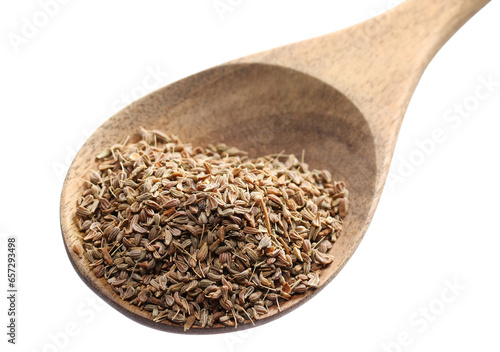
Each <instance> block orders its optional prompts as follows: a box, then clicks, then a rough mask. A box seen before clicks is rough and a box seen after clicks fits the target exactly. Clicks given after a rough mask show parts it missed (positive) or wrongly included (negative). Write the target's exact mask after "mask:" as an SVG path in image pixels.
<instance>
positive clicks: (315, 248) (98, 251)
mask: <svg viewBox="0 0 500 352" xmlns="http://www.w3.org/2000/svg"><path fill="white" fill-rule="evenodd" d="M140 136H141V137H142V140H140V141H138V142H134V143H127V142H128V141H125V142H123V141H119V143H117V144H115V145H113V146H110V147H109V148H107V149H106V150H105V152H104V153H102V154H101V155H100V156H99V157H100V158H99V159H98V167H97V168H96V170H95V171H91V172H90V174H89V180H90V182H86V183H85V184H84V189H82V193H81V197H80V199H79V200H78V202H77V204H76V210H75V213H76V224H77V226H78V229H79V230H80V231H81V241H77V242H75V243H74V244H73V251H74V252H75V253H76V254H77V255H79V256H81V257H82V260H86V261H88V262H89V265H90V267H91V270H93V272H94V275H96V277H105V279H106V280H107V283H108V284H109V285H110V287H111V288H112V289H113V290H114V291H115V292H117V294H119V295H120V297H121V299H123V300H127V301H128V302H130V304H133V305H136V306H139V307H140V309H143V310H144V311H145V312H148V314H150V316H151V318H152V319H153V320H154V321H155V322H161V321H164V320H168V321H169V322H171V323H173V324H179V325H181V326H183V327H184V329H185V330H186V331H187V330H189V329H191V328H192V327H193V326H199V327H202V328H208V327H212V326H214V324H218V323H220V324H223V325H227V326H235V327H237V326H239V325H240V324H242V323H244V322H253V320H256V319H259V317H261V316H262V315H265V314H267V313H268V312H269V309H270V307H272V306H275V305H279V304H280V301H281V300H283V299H290V298H291V297H292V296H293V295H298V294H303V293H305V292H307V290H310V289H314V288H315V287H318V286H319V282H320V272H321V269H322V268H324V267H325V266H327V265H329V264H330V263H331V262H332V261H333V256H331V255H330V254H328V252H329V251H330V249H331V248H332V246H333V245H334V243H335V241H336V240H337V238H338V237H339V236H340V233H341V231H342V217H344V216H345V214H346V213H347V208H348V201H347V197H348V194H349V192H348V190H347V189H346V188H345V184H344V183H343V182H336V181H333V180H332V178H331V174H330V173H329V172H328V171H318V170H310V169H309V167H308V166H307V164H305V163H304V162H303V161H300V160H298V159H297V158H296V157H295V156H293V155H290V156H281V155H280V156H276V155H273V156H266V157H262V158H255V159H250V158H248V156H247V155H246V154H245V153H244V152H241V151H239V150H238V149H236V148H233V147H229V146H226V145H224V144H218V145H211V146H208V147H207V148H200V147H196V148H194V147H192V146H190V145H189V144H183V143H182V142H181V141H179V140H178V139H177V137H175V136H170V135H167V134H164V133H162V132H160V131H155V130H153V131H150V130H146V129H144V128H142V129H141V130H140ZM83 258H84V259H83ZM278 308H279V307H278Z"/></svg>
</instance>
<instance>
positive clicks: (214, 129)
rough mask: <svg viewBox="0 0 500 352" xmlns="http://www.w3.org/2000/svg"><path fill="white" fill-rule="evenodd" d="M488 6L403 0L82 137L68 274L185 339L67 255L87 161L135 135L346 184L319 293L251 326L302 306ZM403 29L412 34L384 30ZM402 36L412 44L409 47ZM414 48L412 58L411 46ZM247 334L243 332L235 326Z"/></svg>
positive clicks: (65, 201)
mask: <svg viewBox="0 0 500 352" xmlns="http://www.w3.org/2000/svg"><path fill="white" fill-rule="evenodd" d="M487 2H488V1H487V0H473V1H470V2H467V3H466V2H463V3H461V4H458V3H456V2H452V1H449V0H439V1H435V2H431V1H429V0H425V1H418V0H407V1H406V2H405V3H403V4H402V5H400V6H398V7H397V8H395V9H393V10H391V11H389V12H388V13H386V14H383V15H381V16H379V17H377V18H378V19H377V18H376V19H377V20H376V21H377V22H374V21H375V19H372V20H369V21H367V22H364V23H362V24H359V25H356V26H354V27H351V28H348V29H346V30H343V31H340V32H337V33H333V34H330V35H327V36H323V37H319V38H315V39H311V40H308V41H304V42H301V43H296V44H292V45H288V46H285V47H282V48H277V49H273V50H270V51H267V52H263V53H259V54H255V55H252V56H250V57H246V58H243V59H239V60H236V61H234V62H230V63H228V64H224V65H221V66H217V67H214V68H212V69H208V70H206V71H203V72H200V73H198V74H196V75H193V76H190V77H187V78H185V79H183V80H180V81H178V82H175V83H173V84H170V85H168V86H166V87H163V88H161V89H159V90H157V91H155V92H153V93H151V94H149V95H147V96H145V97H143V98H141V99H139V100H137V101H136V102H134V103H132V104H131V105H129V106H127V107H126V108H124V109H123V110H121V111H120V112H118V113H117V114H116V115H114V116H113V117H111V118H110V119H109V120H108V121H106V122H105V123H104V124H103V125H102V126H101V127H99V129H98V130H97V131H96V132H95V133H94V134H93V135H92V136H91V137H90V138H89V139H88V140H87V142H86V143H85V144H84V145H83V147H82V148H81V150H80V151H79V152H78V154H77V155H76V157H75V159H74V161H73V163H72V165H71V167H70V169H69V171H68V174H67V177H66V180H65V182H64V186H63V191H62V195H61V213H60V215H61V229H62V234H63V239H64V242H65V245H66V250H67V253H68V256H69V258H70V261H71V263H72V264H73V266H74V267H75V269H76V271H77V273H78V274H79V275H80V276H81V277H82V279H83V280H84V281H85V283H86V284H87V285H88V286H89V287H90V288H91V289H93V290H94V291H95V292H96V293H97V294H98V295H99V296H100V297H101V298H103V299H104V300H105V301H106V302H108V303H109V304H110V305H112V306H113V307H114V308H116V309H118V310H119V311H120V312H122V313H123V314H125V315H127V316H128V317H130V318H132V319H134V320H136V321H138V322H140V323H142V324H145V325H147V326H150V327H153V328H156V329H160V330H166V331H173V332H183V329H182V327H180V326H178V325H175V324H172V323H170V322H168V321H163V322H160V323H156V322H153V321H152V320H151V319H150V313H149V312H146V311H144V310H141V309H139V308H138V307H136V306H134V305H132V304H130V303H128V302H126V301H123V300H121V299H120V297H119V295H117V294H116V293H115V292H114V291H113V290H112V289H111V288H110V287H109V285H108V283H107V282H106V280H105V279H104V278H96V277H95V276H94V275H93V273H92V269H91V268H90V266H89V264H88V262H87V261H86V259H85V258H81V257H79V256H78V255H77V254H76V253H74V252H73V250H72V247H73V244H74V243H75V242H77V241H80V232H79V230H78V228H77V226H76V221H75V219H76V217H75V211H76V201H77V199H78V197H79V195H80V193H81V190H82V187H83V185H84V182H85V181H84V179H86V178H87V177H88V174H89V171H90V170H91V169H95V168H96V167H97V161H96V159H95V156H96V155H97V154H99V153H100V152H101V151H102V150H104V149H106V148H107V147H108V146H109V145H112V144H115V143H119V142H121V141H123V140H124V139H125V138H126V137H127V136H130V137H131V140H134V139H136V138H137V137H138V134H137V133H138V131H139V127H140V126H144V127H146V128H147V129H158V130H161V131H166V132H172V133H175V134H176V135H178V136H179V138H180V139H181V140H183V141H186V142H191V143H192V144H193V145H194V146H206V145H207V144H209V143H221V142H222V143H226V144H227V145H230V146H235V147H238V148H240V149H242V150H245V151H248V152H249V154H250V156H251V157H257V156H259V155H267V154H273V153H280V152H283V151H284V152H285V153H293V154H295V155H297V156H299V155H302V154H304V156H305V161H306V162H307V163H308V164H309V165H310V166H311V167H312V168H316V169H327V170H329V171H330V172H331V173H332V175H333V178H334V179H337V180H344V181H345V182H346V184H347V188H348V189H349V192H350V196H349V199H350V209H349V213H348V215H347V217H346V218H345V220H344V230H343V232H342V234H341V236H340V237H339V239H338V240H337V241H336V242H335V244H334V246H333V248H332V249H331V251H330V254H333V255H334V256H335V260H334V262H333V263H332V264H330V265H329V266H328V267H326V268H325V269H323V270H322V272H321V275H320V277H321V282H320V285H319V288H318V289H316V290H313V291H308V292H306V293H305V294H303V295H297V296H293V297H292V298H291V299H290V300H289V301H286V302H284V303H283V304H280V310H278V308H277V307H273V308H272V309H271V310H270V311H269V313H267V314H266V315H265V316H263V318H262V319H260V320H258V321H257V322H256V323H255V324H256V325H258V324H262V323H264V322H268V321H270V320H272V319H275V318H277V317H279V316H281V315H282V314H284V313H286V312H289V311H290V310H291V309H292V308H296V307H298V306H299V305H301V304H303V303H304V302H306V301H307V300H308V299H309V298H311V297H312V296H313V295H314V294H316V293H317V292H318V291H319V290H320V289H321V288H323V287H324V286H325V285H326V284H327V283H328V282H330V281H331V280H332V279H333V278H334V277H335V276H336V274H337V273H338V272H339V271H340V270H341V269H342V267H343V266H344V265H345V263H346V262H347V261H348V260H349V258H350V257H351V256H352V255H353V253H354V251H355V250H356V248H357V246H358V245H359V243H360V241H361V239H362V238H363V235H364V234H365V232H366V229H367V227H368V225H369V223H370V221H371V218H372V217H373V214H374V211H375V209H376V206H377V204H378V200H379V198H380V194H381V191H382V188H383V184H384V182H385V178H386V175H387V172H388V168H389V165H390V160H391V156H392V152H393V150H394V146H395V142H396V138H397V133H398V131H399V127H400V124H401V121H402V117H403V115H404V112H405V110H406V106H407V104H408V102H409V99H410V97H411V95H412V93H413V90H414V88H415V86H416V84H417V82H418V79H419V78H420V76H421V74H422V73H423V70H424V69H425V67H426V65H427V63H428V62H429V61H430V59H431V58H432V57H433V55H434V54H435V52H437V50H438V49H439V48H440V47H441V46H442V45H443V44H444V42H446V40H447V39H448V38H449V37H450V36H451V35H452V34H453V33H454V32H455V31H456V30H457V29H458V28H459V27H460V26H461V25H462V24H463V23H465V22H466V21H467V19H468V18H470V17H471V16H472V15H473V14H474V13H475V12H477V11H478V10H479V9H480V8H481V7H482V6H484V5H485V4H486V3H487ZM443 10H444V12H443ZM408 21H409V22H410V23H411V26H410V24H406V27H405V30H404V31H402V32H399V33H396V32H394V28H396V27H398V26H402V24H404V23H406V22H408ZM373 23H379V25H380V26H381V28H379V29H378V30H376V31H375V32H374V31H372V32H370V33H372V36H368V39H367V34H366V33H367V28H370V26H373ZM431 23H432V25H433V27H432V28H429V26H430V24H431ZM353 38H354V39H355V40H354V41H353ZM361 38H362V39H361ZM402 38H403V39H404V38H406V39H408V38H412V39H411V42H412V44H413V45H409V44H407V43H406V42H404V41H403V39H402ZM424 39H426V40H424ZM408 40H409V39H408ZM398 41H400V42H399V43H398ZM346 43H349V45H347V44H346ZM415 43H417V44H419V45H420V46H419V48H420V51H418V50H415V49H414V47H415ZM397 44H399V45H397ZM400 48H402V50H403V51H400V52H399V51H398V50H399V49H400ZM341 49H342V50H341ZM394 51H396V52H399V53H400V55H399V57H398V58H397V59H395V58H394V57H391V55H390V54H391V53H392V52H394ZM383 58H390V59H388V60H386V61H383ZM405 59H406V60H405ZM382 69H385V71H383V72H381V71H380V70H382ZM252 326H253V325H251V324H243V325H242V326H239V329H240V328H248V327H252ZM225 331H234V328H233V327H226V326H223V325H215V326H214V327H213V328H210V329H199V328H196V327H194V326H193V328H191V329H190V330H188V331H187V332H188V333H214V332H225Z"/></svg>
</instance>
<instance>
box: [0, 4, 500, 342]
mask: <svg viewBox="0 0 500 352" xmlns="http://www.w3.org/2000/svg"><path fill="white" fill-rule="evenodd" d="M450 1H451V0H450ZM46 2H50V1H48V0H42V1H41V2H39V1H35V0H29V1H28V0H23V1H2V3H1V5H0V23H1V25H0V31H1V40H0V54H1V55H0V60H1V65H0V82H1V83H0V90H1V91H0V94H1V97H2V98H1V104H0V118H1V123H0V128H1V132H2V133H1V138H0V146H1V149H0V151H1V159H0V160H1V172H0V182H1V183H0V184H1V189H2V191H1V196H0V197H1V202H0V214H1V217H0V221H1V223H0V233H2V234H3V235H4V236H3V237H0V239H1V241H2V242H1V246H0V247H1V248H0V250H1V252H2V253H1V256H0V258H1V260H2V261H1V263H0V281H1V282H2V283H1V284H0V287H2V290H4V287H5V286H6V277H5V276H6V269H5V266H6V265H5V263H6V260H5V253H6V249H5V238H6V237H5V235H15V236H18V240H19V253H18V254H19V256H18V259H19V266H18V270H19V272H18V274H19V281H18V287H19V302H18V303H19V306H18V313H19V326H18V329H19V331H18V332H19V335H18V345H17V346H15V347H14V348H12V350H16V351H37V352H38V351H44V352H49V351H51V352H52V351H63V350H64V351H84V350H104V348H112V349H113V350H121V351H137V350H154V351H166V350H178V349H179V348H183V350H184V349H186V350H193V351H194V350H201V351H212V350H213V351H255V350H256V349H263V348H265V349H266V350H279V351H299V350H304V349H312V348H314V347H315V348H321V349H322V350H324V349H325V348H326V349H327V350H329V351H374V352H375V351H377V352H379V351H384V350H388V351H400V350H401V351H402V350H404V351H472V350H481V351H499V350H500V341H499V339H498V331H499V328H500V321H499V319H500V318H499V317H500V300H499V297H500V283H499V273H498V268H499V267H500V256H499V254H498V252H499V247H500V238H499V234H500V230H499V221H498V220H499V218H500V205H499V199H500V185H499V180H500V167H499V163H500V161H499V158H498V150H499V149H500V138H498V136H499V134H500V86H499V85H500V46H499V42H498V35H499V33H500V21H498V18H499V16H500V3H499V2H498V1H494V2H493V3H490V4H489V5H487V7H486V8H485V9H484V10H483V11H481V12H480V13H479V14H478V15H477V16H476V17H474V18H473V19H472V20H471V21H470V22H469V23H467V24H466V25H465V26H464V27H463V28H462V29H461V30H460V31H459V32H458V33H457V34H456V35H455V36H454V37H453V38H452V39H451V40H450V41H449V42H448V43H447V44H446V45H445V47H444V48H443V49H442V50H441V51H440V52H439V53H438V55H437V56H436V58H435V59H434V60H433V62H432V63H431V64H430V66H429V67H428V69H427V71H426V72H425V74H424V76H423V77H422V80H421V82H420V84H419V86H418V87H417V90H416V92H415V95H414V97H413V99H412V101H411V104H410V106H409V108H408V112H407V115H406V117H405V120H404V123H403V127H402V130H401V133H400V136H399V142H398V145H397V148H396V151H395V154H394V160H393V164H392V169H391V176H392V177H396V178H393V180H397V181H399V182H391V183H390V184H389V183H388V184H387V186H386V189H385V191H384V193H383V196H382V199H381V201H380V205H379V207H378V210H377V212H376V214H375V217H374V219H373V222H372V224H371V226H370V228H369V230H368V232H367V234H366V237H365V239H364V240H363V242H362V243H361V246H360V247H359V249H358V250H357V252H356V254H355V255H354V256H353V258H352V259H351V260H350V262H349V263H348V264H347V266H346V267H345V269H344V270H343V271H342V272H341V273H340V274H339V276H338V277H337V278H336V279H335V280H334V281H333V282H332V283H331V284H330V285H328V287H326V288H325V289H324V290H323V291H322V292H321V293H319V294H318V295H317V296H316V297H315V298H314V299H313V300H311V301H310V302H308V303H307V304H306V305H304V306H303V307H301V308H300V309H298V310H296V311H294V312H292V313H290V314H289V315H286V316H284V317H283V318H281V319H278V320H277V321H274V322H271V323H269V324H266V325H264V326H261V327H258V328H255V329H251V330H247V331H244V332H240V333H231V334H225V335H212V336H183V335H176V334H169V333H164V332H159V331H156V330H152V329H149V328H146V327H144V326H142V325H139V324H137V323H135V322H133V321H131V320H129V319H127V318H125V317H124V316H122V315H121V314H120V313H118V312H116V311H115V310H113V309H112V308H111V307H109V306H108V305H106V304H105V303H103V302H101V301H100V300H97V299H96V296H95V294H94V293H93V292H91V291H90V289H89V288H87V286H86V285H85V284H84V283H83V282H82V281H81V280H80V279H79V277H78V276H77V274H76V273H75V272H74V270H73V268H72V267H71V265H70V262H69V260H68V258H67V256H66V253H65V250H64V247H63V242H62V239H61V234H60V229H59V218H58V217H59V209H58V207H59V196H60V191H61V187H62V182H63V178H64V175H65V171H66V170H67V167H68V165H69V163H70V162H71V160H72V158H73V156H74V154H75V152H76V150H78V148H79V146H80V145H81V143H82V142H83V141H84V140H85V139H86V138H87V136H88V134H90V133H91V132H92V131H93V130H95V129H96V128H97V127H98V126H99V125H100V123H102V121H104V120H105V119H106V118H108V117H109V116H111V115H112V114H113V113H114V112H116V111H117V109H119V108H120V107H122V106H124V105H126V104H127V103H128V102H129V100H130V99H131V97H132V96H133V97H134V98H138V97H139V96H140V95H142V94H145V93H146V92H149V91H152V90H154V89H156V88H159V87H160V86H163V85H165V84H168V83H169V82H172V81H175V80H177V79H180V78H182V77H185V76H187V75H190V74H193V73H196V72H198V71H200V70H203V69H205V68H209V67H211V66H214V65H216V64H219V63H223V62H226V61H229V60H231V59H235V58H238V57H241V56H244V55H247V54H251V53H253V52H257V51H261V50H265V49H269V48H272V47H275V46H279V45H283V44H286V43H291V42H295V41H298V40H302V39H307V38H310V37H314V36H317V35H321V34H326V33H329V32H332V31H335V30H337V29H341V28H343V27H346V26H349V25H352V24H355V23H357V22H360V21H362V20H364V19H367V18H369V17H371V16H373V15H374V14H376V13H379V12H381V11H384V10H386V9H388V8H389V7H390V6H391V3H393V2H394V1H390V0H351V1H327V0H310V1H307V2H306V1H296V0H293V1H291V0H274V1H264V0H254V1H250V0H248V1H247V0H232V1H229V0H223V1H222V2H223V3H232V4H234V5H231V6H232V11H230V12H227V13H225V14H224V15H223V16H222V17H220V16H219V15H218V13H217V11H216V10H215V9H214V7H213V0H197V1H165V0H145V1H130V0H125V1H124V0H120V1H118V0H113V1H95V0H94V1H92V0H91V1H76V0H73V1H67V3H66V4H61V5H59V6H58V8H54V7H51V8H50V9H49V10H47V9H46V10H43V7H42V5H41V4H42V3H46ZM44 11H45V12H46V13H48V12H50V16H49V15H45V19H47V21H46V23H45V22H44V15H43V14H40V13H41V12H44ZM25 20H26V21H28V22H30V23H33V22H34V21H35V22H36V23H37V26H38V27H35V28H31V32H30V31H29V29H28V26H29V24H26V23H27V22H25ZM23 30H24V34H23ZM16 36H17V37H16ZM13 38H15V39H16V40H17V42H16V41H14V39H13ZM19 38H21V39H19ZM16 43H17V44H16ZM154 71H159V73H156V76H154V75H152V74H151V72H154ZM167 73H168V74H167ZM488 79H490V80H492V81H493V82H496V86H494V87H493V88H492V92H491V94H490V95H489V97H487V98H483V99H478V98H477V97H476V96H475V94H476V89H479V91H480V92H482V93H485V92H487V90H485V89H487V87H484V85H483V87H482V88H478V87H480V86H481V84H482V83H481V80H488ZM145 80H146V81H147V82H148V83H149V84H146V86H147V87H144V86H143V82H144V81H145ZM474 103H477V104H476V105H474ZM464 104H465V106H466V107H467V106H468V109H469V111H466V112H467V113H468V118H467V119H463V121H461V123H459V122H457V121H455V120H453V121H451V120H446V118H445V115H446V114H449V112H448V113H447V111H448V110H449V109H454V107H455V108H456V106H464ZM452 115H453V116H455V117H451V118H456V116H457V115H456V114H452ZM450 116H451V115H450ZM438 128H439V129H441V131H442V133H444V134H445V136H446V140H445V141H444V142H442V143H438V144H436V145H435V147H434V148H431V149H430V150H429V151H428V153H427V154H426V155H425V156H424V154H422V151H420V150H419V147H418V142H419V141H423V140H424V139H429V138H431V136H432V133H433V131H434V130H435V129H438ZM398 177H400V178H398ZM450 285H455V286H456V287H455V291H450V290H449V289H448V288H447V287H448V286H450ZM3 292H4V291H3ZM443 293H444V294H445V296H442V294H443ZM5 295H6V294H5ZM0 297H4V293H2V294H1V296H0ZM5 303H6V300H5V299H2V300H1V305H0V308H1V310H0V322H1V324H0V326H2V327H4V326H5V324H7V314H6V309H7V308H6V306H5ZM4 306H5V307H4ZM424 310H428V311H429V313H428V315H427V316H426V315H424V314H425V313H423V312H424ZM0 331H2V332H1V334H0V346H1V347H0V349H1V350H2V351H4V350H5V349H4V348H5V346H7V343H6V339H7V336H6V334H5V332H4V331H5V328H2V329H0ZM68 333H71V334H72V335H73V336H69V335H68ZM398 339H400V342H404V344H405V345H404V346H402V347H401V345H400V342H398V344H399V346H400V347H398V346H396V345H395V342H397V341H398ZM401 339H402V340H401ZM384 346H385V347H384ZM7 347H9V348H10V347H11V346H7Z"/></svg>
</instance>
